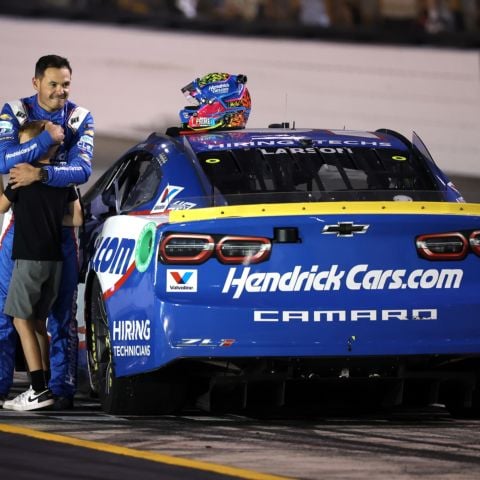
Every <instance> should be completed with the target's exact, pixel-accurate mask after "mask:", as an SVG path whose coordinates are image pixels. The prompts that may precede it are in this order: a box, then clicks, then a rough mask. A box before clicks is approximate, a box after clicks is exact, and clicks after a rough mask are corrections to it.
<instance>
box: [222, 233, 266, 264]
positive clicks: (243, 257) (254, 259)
mask: <svg viewBox="0 0 480 480" xmlns="http://www.w3.org/2000/svg"><path fill="white" fill-rule="evenodd" d="M271 248H272V244H271V242H270V240H269V239H268V238H261V237H236V236H229V237H223V238H222V239H221V240H220V241H219V242H218V243H217V245H216V247H215V252H216V254H217V258H218V260H219V261H220V262H222V263H237V264H246V265H248V264H252V263H259V262H263V261H264V260H266V259H267V258H268V256H269V255H270V251H271Z"/></svg>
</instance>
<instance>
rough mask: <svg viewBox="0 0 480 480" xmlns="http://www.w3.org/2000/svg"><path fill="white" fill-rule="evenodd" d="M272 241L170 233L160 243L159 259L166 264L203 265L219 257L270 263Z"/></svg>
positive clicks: (227, 260)
mask: <svg viewBox="0 0 480 480" xmlns="http://www.w3.org/2000/svg"><path fill="white" fill-rule="evenodd" d="M271 249H272V242H271V241H270V239H268V238H263V237H247V236H245V237H244V236H236V235H225V236H222V235H205V234H196V233H167V234H166V235H165V238H164V239H163V240H162V241H161V242H160V249H159V260H161V261H162V262H163V263H177V264H179V263H183V264H199V263H203V262H206V261H207V260H208V259H209V258H210V257H212V256H216V257H217V259H218V261H219V262H221V263H228V264H243V265H248V264H252V263H259V262H263V261H264V260H267V259H268V257H269V256H270V252H271Z"/></svg>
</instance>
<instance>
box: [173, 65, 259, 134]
mask: <svg viewBox="0 0 480 480" xmlns="http://www.w3.org/2000/svg"><path fill="white" fill-rule="evenodd" d="M246 83H247V77H246V76H245V75H242V74H238V75H230V74H229V73H209V74H207V75H205V76H203V77H202V78H197V79H196V80H194V81H193V82H191V83H189V84H188V85H186V86H185V87H183V88H182V92H183V94H184V95H185V97H186V98H187V99H188V100H189V101H190V102H192V103H194V104H195V105H194V106H188V107H185V108H184V109H183V110H180V121H181V122H182V125H183V126H184V127H185V128H190V129H192V130H212V129H214V128H245V125H246V124H247V120H248V116H249V115H250V107H251V105H252V102H251V99H250V93H249V92H248V90H247V87H246V86H245V84H246Z"/></svg>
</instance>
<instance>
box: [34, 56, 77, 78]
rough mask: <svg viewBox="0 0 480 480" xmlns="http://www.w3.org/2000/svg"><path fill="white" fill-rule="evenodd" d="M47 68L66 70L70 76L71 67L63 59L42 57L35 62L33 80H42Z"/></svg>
mask: <svg viewBox="0 0 480 480" xmlns="http://www.w3.org/2000/svg"><path fill="white" fill-rule="evenodd" d="M47 68H68V70H69V72H70V74H71V73H72V67H71V66H70V62H69V61H68V60H67V59H66V58H65V57H60V56H59V55H44V56H43V57H40V58H39V59H38V60H37V63H36V64H35V78H42V77H43V76H44V75H45V70H46V69H47Z"/></svg>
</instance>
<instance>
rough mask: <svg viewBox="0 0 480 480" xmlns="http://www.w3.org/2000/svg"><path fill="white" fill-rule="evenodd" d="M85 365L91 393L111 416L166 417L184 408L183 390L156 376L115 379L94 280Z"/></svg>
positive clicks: (104, 314) (104, 316)
mask: <svg viewBox="0 0 480 480" xmlns="http://www.w3.org/2000/svg"><path fill="white" fill-rule="evenodd" d="M87 308H88V318H89V325H88V364H89V372H90V381H91V386H92V388H93V390H94V391H95V392H96V393H97V394H98V397H99V400H100V403H101V407H102V410H103V411H104V412H106V413H109V414H113V415H118V414H122V415H148V414H157V415H158V414H168V413H172V412H175V411H178V410H179V409H181V408H182V407H183V404H184V399H185V397H186V386H185V385H184V384H182V383H180V382H177V381H175V380H174V379H171V378H170V379H169V378H167V377H164V376H162V375H161V374H160V373H159V372H153V373H149V374H142V375H132V376H128V377H117V376H116V375H115V358H114V356H113V354H112V348H111V342H110V330H109V328H108V315H107V311H106V308H105V303H104V301H103V296H102V289H101V287H100V282H99V280H98V278H97V277H94V279H93V282H92V287H91V290H90V297H89V301H88V307H87Z"/></svg>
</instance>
